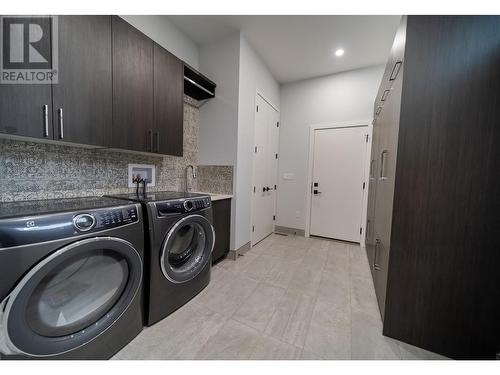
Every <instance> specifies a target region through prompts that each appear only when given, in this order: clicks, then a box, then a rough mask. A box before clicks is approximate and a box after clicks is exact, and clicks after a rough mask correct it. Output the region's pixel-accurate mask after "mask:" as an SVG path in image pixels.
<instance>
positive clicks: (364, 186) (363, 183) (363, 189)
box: [363, 182, 365, 190]
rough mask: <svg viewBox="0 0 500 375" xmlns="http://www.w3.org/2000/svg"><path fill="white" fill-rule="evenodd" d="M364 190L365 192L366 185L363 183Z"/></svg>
mask: <svg viewBox="0 0 500 375" xmlns="http://www.w3.org/2000/svg"><path fill="white" fill-rule="evenodd" d="M363 190H365V183H364V182H363Z"/></svg>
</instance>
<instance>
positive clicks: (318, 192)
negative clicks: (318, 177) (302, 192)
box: [313, 189, 321, 195]
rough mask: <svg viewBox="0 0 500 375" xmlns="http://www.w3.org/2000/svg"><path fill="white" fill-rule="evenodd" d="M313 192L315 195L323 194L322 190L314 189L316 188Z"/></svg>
mask: <svg viewBox="0 0 500 375" xmlns="http://www.w3.org/2000/svg"><path fill="white" fill-rule="evenodd" d="M313 194H314V195H319V194H321V191H319V190H316V189H314V190H313Z"/></svg>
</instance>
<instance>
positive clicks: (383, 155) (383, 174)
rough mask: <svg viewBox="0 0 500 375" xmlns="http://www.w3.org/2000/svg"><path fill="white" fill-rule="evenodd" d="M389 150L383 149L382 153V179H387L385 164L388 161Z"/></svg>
mask: <svg viewBox="0 0 500 375" xmlns="http://www.w3.org/2000/svg"><path fill="white" fill-rule="evenodd" d="M388 153H389V151H387V150H382V153H381V154H380V180H387V176H386V175H385V164H386V163H387V154H388Z"/></svg>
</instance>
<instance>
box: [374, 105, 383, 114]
mask: <svg viewBox="0 0 500 375" xmlns="http://www.w3.org/2000/svg"><path fill="white" fill-rule="evenodd" d="M380 112H382V106H378V107H377V111H376V112H375V114H376V115H378V114H380Z"/></svg>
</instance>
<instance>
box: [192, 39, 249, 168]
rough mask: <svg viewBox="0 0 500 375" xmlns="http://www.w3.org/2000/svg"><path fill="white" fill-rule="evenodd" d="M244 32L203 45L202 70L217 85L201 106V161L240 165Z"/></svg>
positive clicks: (199, 155) (208, 163)
mask: <svg viewBox="0 0 500 375" xmlns="http://www.w3.org/2000/svg"><path fill="white" fill-rule="evenodd" d="M239 63H240V34H239V32H238V33H235V34H233V35H231V36H229V37H227V38H224V39H223V40H220V41H217V42H214V43H209V44H205V45H202V46H201V47H200V70H201V71H202V72H203V74H205V75H206V76H207V77H208V78H210V79H211V80H212V81H214V82H215V83H216V84H217V87H216V89H215V90H216V96H215V98H213V99H210V100H209V101H207V102H206V103H205V104H203V106H202V107H201V108H200V138H199V153H198V163H199V164H205V165H236V151H237V147H236V146H237V136H238V95H239V91H238V90H239V70H240V68H239Z"/></svg>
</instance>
